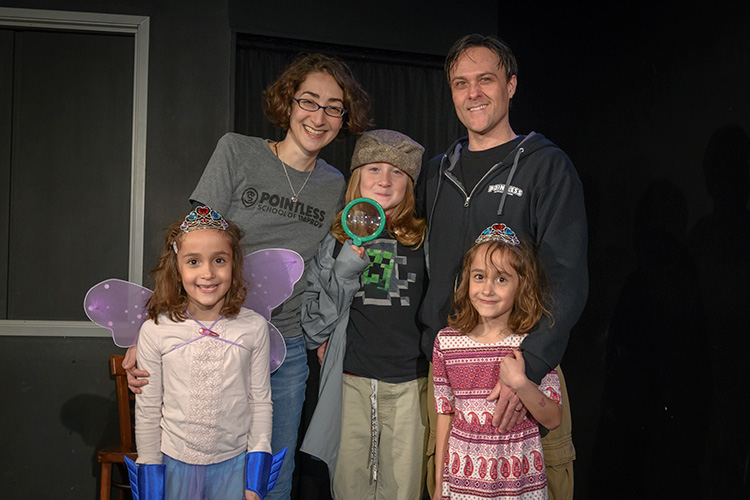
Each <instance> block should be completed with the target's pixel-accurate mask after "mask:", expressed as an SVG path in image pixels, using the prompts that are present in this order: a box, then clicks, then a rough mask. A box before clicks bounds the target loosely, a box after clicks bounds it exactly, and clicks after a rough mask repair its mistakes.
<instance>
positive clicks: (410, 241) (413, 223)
mask: <svg viewBox="0 0 750 500" xmlns="http://www.w3.org/2000/svg"><path fill="white" fill-rule="evenodd" d="M361 172H362V167H359V168H355V169H354V171H353V172H352V175H351V177H350V178H349V185H348V186H347V188H346V203H349V202H350V201H352V200H356V199H357V198H360V197H361V196H362V194H361V191H360V189H359V183H360V180H361V177H362V174H361ZM406 177H407V183H406V192H405V193H404V199H403V200H401V203H399V204H398V205H396V207H394V208H393V210H392V211H391V213H390V215H389V216H388V222H387V223H386V227H385V229H386V231H388V234H390V235H391V236H392V237H394V238H395V239H396V240H398V242H399V243H401V244H402V245H404V246H407V247H412V248H414V249H416V248H419V246H420V245H421V244H422V242H424V236H425V232H426V230H427V224H426V222H425V220H424V219H418V218H417V217H416V216H415V215H414V206H415V201H414V181H413V180H412V179H411V177H409V176H408V175H407V176H406ZM343 212H344V211H343V210H342V211H341V212H339V213H338V215H336V217H335V218H334V219H333V225H332V227H331V234H332V235H333V237H334V238H336V239H337V240H338V241H339V242H340V243H344V242H345V241H346V240H347V238H349V236H348V235H347V234H346V232H344V227H343V226H342V225H341V214H342V213H343Z"/></svg>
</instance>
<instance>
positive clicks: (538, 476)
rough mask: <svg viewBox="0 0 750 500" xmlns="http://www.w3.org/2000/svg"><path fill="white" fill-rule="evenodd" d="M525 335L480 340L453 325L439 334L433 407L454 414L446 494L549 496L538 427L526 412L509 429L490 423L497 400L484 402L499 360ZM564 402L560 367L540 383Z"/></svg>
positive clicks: (536, 499) (462, 499)
mask: <svg viewBox="0 0 750 500" xmlns="http://www.w3.org/2000/svg"><path fill="white" fill-rule="evenodd" d="M523 338H524V335H517V334H511V335H509V336H508V337H506V338H505V339H503V340H501V341H500V342H495V343H492V344H482V343H479V342H476V341H474V340H472V339H471V338H469V337H468V336H467V335H464V334H463V333H461V332H459V331H458V330H455V329H453V328H445V329H443V330H441V331H440V333H438V336H437V338H436V339H435V346H434V352H433V358H432V361H433V365H434V378H435V409H436V410H437V412H438V413H454V412H455V415H454V418H453V426H452V428H451V433H450V438H449V440H448V450H447V453H446V457H445V469H444V471H443V486H442V494H443V496H442V498H443V499H451V500H469V499H480V498H493V499H499V500H505V499H519V498H520V499H524V500H540V499H546V498H547V475H546V474H545V472H544V457H543V455H542V442H541V438H540V436H539V428H538V427H537V422H536V420H534V418H533V417H532V416H531V415H530V414H527V416H526V418H525V419H524V420H523V422H521V423H519V424H518V425H516V426H515V427H514V428H513V429H511V430H510V431H509V432H504V433H500V432H498V430H497V428H495V427H493V426H492V415H493V414H494V409H495V404H494V403H492V402H488V401H485V398H486V397H487V396H488V395H489V393H490V391H491V390H492V388H493V387H494V386H495V384H496V383H497V380H498V379H499V378H500V375H499V374H500V361H501V360H502V358H503V357H504V356H505V355H507V354H508V353H509V352H511V351H512V350H515V349H517V348H518V346H520V345H521V341H522V340H523ZM539 388H540V389H541V391H542V392H543V393H544V394H545V395H546V396H548V397H549V398H550V399H552V400H554V401H557V402H558V403H559V402H560V380H559V379H558V377H557V372H556V371H552V372H550V373H548V374H547V375H546V376H545V377H544V379H543V380H542V384H541V385H540V386H539Z"/></svg>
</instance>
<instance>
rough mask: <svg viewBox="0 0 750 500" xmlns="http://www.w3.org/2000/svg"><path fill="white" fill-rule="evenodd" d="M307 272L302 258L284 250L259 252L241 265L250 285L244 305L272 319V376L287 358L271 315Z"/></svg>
mask: <svg viewBox="0 0 750 500" xmlns="http://www.w3.org/2000/svg"><path fill="white" fill-rule="evenodd" d="M304 269H305V263H304V261H303V260H302V257H301V256H300V255H299V254H298V253H297V252H295V251H293V250H287V249H284V248H267V249H265V250H258V251H257V252H253V253H251V254H249V255H246V256H245V259H244V261H243V264H242V276H243V277H244V278H245V282H246V283H247V298H245V302H244V303H243V304H242V305H243V306H245V307H247V308H248V309H252V310H253V311H255V312H257V313H258V314H260V315H261V316H263V317H264V318H266V320H269V322H268V333H269V335H270V336H271V339H270V340H271V373H273V372H274V371H276V369H277V368H278V367H279V366H281V363H283V362H284V358H285V357H286V344H285V343H284V337H283V336H282V335H281V332H279V330H278V329H276V327H275V326H273V324H272V323H271V322H270V320H271V313H272V312H273V310H274V309H276V308H277V307H278V306H280V305H281V304H283V303H284V301H285V300H286V299H288V298H289V297H290V296H291V295H292V290H293V289H294V284H295V283H297V282H298V281H299V279H300V278H301V277H302V271H304Z"/></svg>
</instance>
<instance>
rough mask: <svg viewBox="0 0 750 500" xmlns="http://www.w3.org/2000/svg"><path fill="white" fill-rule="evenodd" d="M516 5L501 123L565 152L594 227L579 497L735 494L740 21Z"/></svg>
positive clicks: (740, 473) (740, 351) (740, 357)
mask: <svg viewBox="0 0 750 500" xmlns="http://www.w3.org/2000/svg"><path fill="white" fill-rule="evenodd" d="M527 8H528V6H516V5H515V4H514V5H510V4H509V5H508V6H507V7H505V6H504V7H503V9H501V13H500V29H499V32H500V35H501V36H502V37H503V38H505V39H506V40H507V41H508V42H509V43H510V45H511V46H512V47H514V51H515V52H516V56H517V58H518V60H519V65H520V74H519V84H518V90H517V92H516V97H515V99H514V101H515V102H514V104H513V109H512V111H511V123H512V125H513V126H514V129H515V131H516V133H527V132H528V131H530V130H536V131H539V132H542V133H543V134H545V135H546V136H547V137H549V138H550V139H551V140H553V141H554V142H556V143H557V144H558V145H560V146H561V147H562V148H563V149H564V150H565V151H566V152H567V153H568V154H569V155H570V156H571V158H572V159H573V161H574V163H575V164H576V166H577V168H578V171H579V173H580V175H581V178H582V180H583V183H584V188H585V195H586V202H587V211H588V217H589V226H590V245H589V267H590V284H591V291H590V295H589V301H588V305H587V307H586V310H585V312H584V315H583V317H582V319H581V321H580V322H579V325H578V327H577V328H576V329H575V331H574V332H573V334H572V336H571V341H570V345H569V348H568V351H567V353H566V356H565V360H564V362H563V368H564V370H565V373H566V376H567V379H568V387H569V391H570V397H571V406H572V411H573V422H574V424H573V425H574V439H575V444H576V447H577V450H578V460H577V462H576V490H577V494H576V498H590V499H599V498H608V499H613V498H629V499H632V498H657V497H659V498H748V482H749V480H748V479H747V478H748V476H747V464H748V457H749V456H750V455H749V453H750V434H749V433H748V430H747V425H746V420H747V414H748V410H750V405H749V404H748V402H747V398H745V397H744V396H741V397H738V398H735V397H732V394H733V392H734V391H735V390H737V389H739V388H740V387H741V385H742V380H743V376H742V374H743V370H744V369H745V368H746V363H743V361H745V356H746V354H745V353H746V352H747V351H748V347H750V345H748V344H749V342H750V337H748V335H747V332H748V327H747V321H746V320H745V315H744V314H743V312H742V311H743V309H744V308H745V307H746V305H745V303H746V301H747V298H748V297H750V240H749V238H748V236H747V235H748V233H747V231H748V229H750V212H748V210H747V206H748V194H749V192H750V191H749V189H748V175H749V166H748V154H749V151H750V142H749V141H748V134H750V98H749V97H748V94H747V89H748V88H750V38H748V36H747V33H748V30H750V10H749V9H748V7H747V6H744V7H741V8H733V9H730V10H724V9H722V8H720V7H718V6H714V5H713V4H706V5H704V6H702V7H687V6H686V5H682V6H680V7H678V8H666V7H659V6H655V5H653V4H649V5H648V7H643V6H639V5H636V4H631V5H629V6H628V7H620V8H618V7H613V6H608V7H607V8H606V9H602V11H591V10H584V9H582V8H570V7H569V6H568V5H567V4H561V5H560V6H558V7H556V8H552V9H550V10H547V11H546V12H545V15H544V16H538V17H535V18H534V19H533V22H531V20H530V19H529V22H524V19H528V17H527V16H525V13H528V12H527ZM740 390H741V389H740Z"/></svg>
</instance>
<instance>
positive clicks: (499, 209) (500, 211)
mask: <svg viewBox="0 0 750 500" xmlns="http://www.w3.org/2000/svg"><path fill="white" fill-rule="evenodd" d="M523 152H524V149H523V148H518V151H517V152H516V157H515V158H514V159H513V166H512V167H511V169H510V173H509V174H508V180H507V181H505V189H503V196H502V198H500V206H499V207H497V215H503V208H504V207H505V198H507V197H508V191H510V183H511V182H512V181H513V174H515V173H516V169H517V168H518V159H519V158H520V157H521V154H522V153H523Z"/></svg>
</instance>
